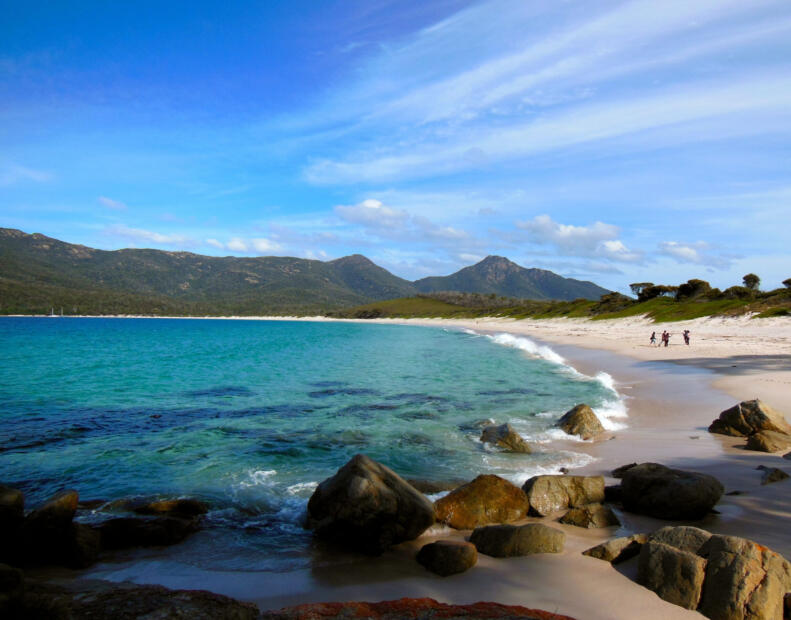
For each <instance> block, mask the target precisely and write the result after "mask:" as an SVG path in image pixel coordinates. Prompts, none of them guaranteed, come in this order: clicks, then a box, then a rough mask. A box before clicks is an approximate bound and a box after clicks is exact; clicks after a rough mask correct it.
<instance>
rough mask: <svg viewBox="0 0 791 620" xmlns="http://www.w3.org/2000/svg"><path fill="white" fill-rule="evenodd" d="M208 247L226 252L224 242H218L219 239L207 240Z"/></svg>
mask: <svg viewBox="0 0 791 620" xmlns="http://www.w3.org/2000/svg"><path fill="white" fill-rule="evenodd" d="M206 245H210V246H211V247H213V248H217V249H218V250H224V249H225V244H224V243H223V242H222V241H218V240H217V239H206Z"/></svg>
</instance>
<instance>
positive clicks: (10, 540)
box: [0, 485, 25, 564]
mask: <svg viewBox="0 0 791 620" xmlns="http://www.w3.org/2000/svg"><path fill="white" fill-rule="evenodd" d="M24 518H25V495H24V494H23V493H22V491H20V490H18V489H14V488H11V487H7V486H4V485H0V562H10V563H12V564H13V563H16V561H17V556H18V551H17V547H18V543H19V538H20V532H21V530H22V523H23V522H24Z"/></svg>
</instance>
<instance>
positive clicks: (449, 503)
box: [434, 474, 528, 530]
mask: <svg viewBox="0 0 791 620" xmlns="http://www.w3.org/2000/svg"><path fill="white" fill-rule="evenodd" d="M434 507H435V510H436V514H437V521H439V522H440V523H444V524H446V525H449V526H450V527H452V528H455V529H457V530H470V529H473V528H475V527H478V526H479V525H488V524H490V523H509V522H511V521H517V520H519V519H522V518H524V517H525V516H526V515H527V510H528V503H527V497H526V496H525V494H524V492H523V491H522V489H520V488H519V487H517V486H515V485H513V484H511V483H510V482H508V481H507V480H505V479H503V478H500V477H499V476H495V475H493V474H484V475H481V476H478V477H477V478H475V480H473V481H472V482H468V483H467V484H465V485H463V486H460V487H459V488H458V489H456V490H455V491H451V492H450V493H448V494H447V495H446V496H445V497H443V498H440V499H438V500H437V501H436V502H435V503H434Z"/></svg>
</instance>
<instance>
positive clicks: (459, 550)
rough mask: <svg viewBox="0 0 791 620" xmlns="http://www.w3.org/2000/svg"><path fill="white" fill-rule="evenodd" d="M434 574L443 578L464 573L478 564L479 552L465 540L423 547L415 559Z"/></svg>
mask: <svg viewBox="0 0 791 620" xmlns="http://www.w3.org/2000/svg"><path fill="white" fill-rule="evenodd" d="M415 559H416V560H417V561H418V563H419V564H422V565H423V566H425V567H426V568H427V569H428V570H430V571H431V572H432V573H436V574H437V575H440V576H442V577H447V576H449V575H455V574H457V573H463V572H464V571H466V570H467V569H469V568H472V567H473V566H475V564H476V563H477V562H478V551H477V550H476V549H475V545H473V544H472V543H468V542H464V541H463V540H438V541H436V542H433V543H429V544H428V545H423V547H422V548H421V549H420V551H418V554H417V557H416V558H415Z"/></svg>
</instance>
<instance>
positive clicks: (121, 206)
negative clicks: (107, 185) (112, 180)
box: [98, 196, 127, 211]
mask: <svg viewBox="0 0 791 620" xmlns="http://www.w3.org/2000/svg"><path fill="white" fill-rule="evenodd" d="M98 200H99V203H100V204H101V205H103V206H105V207H107V208H108V209H114V210H115V211H124V210H126V208H127V206H126V204H125V203H123V202H121V201H120V200H113V199H112V198H108V197H107V196H99V198H98Z"/></svg>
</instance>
